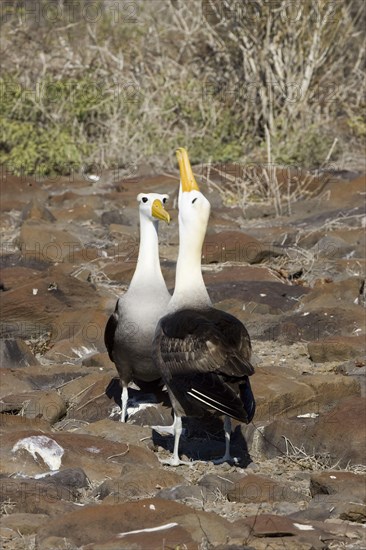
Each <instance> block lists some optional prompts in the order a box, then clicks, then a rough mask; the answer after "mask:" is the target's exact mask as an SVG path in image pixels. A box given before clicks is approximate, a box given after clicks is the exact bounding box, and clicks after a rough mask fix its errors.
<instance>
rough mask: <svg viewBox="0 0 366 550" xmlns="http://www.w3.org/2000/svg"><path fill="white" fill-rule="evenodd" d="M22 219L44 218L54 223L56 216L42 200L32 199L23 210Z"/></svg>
mask: <svg viewBox="0 0 366 550" xmlns="http://www.w3.org/2000/svg"><path fill="white" fill-rule="evenodd" d="M22 220H43V221H46V222H51V223H52V222H54V221H55V216H54V215H53V214H52V212H50V211H49V210H48V208H46V207H45V205H44V204H43V203H42V202H41V201H39V200H37V199H32V200H31V201H30V202H29V203H28V204H26V206H25V207H24V208H23V210H22Z"/></svg>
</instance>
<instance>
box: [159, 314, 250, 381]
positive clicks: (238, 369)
mask: <svg viewBox="0 0 366 550" xmlns="http://www.w3.org/2000/svg"><path fill="white" fill-rule="evenodd" d="M153 347H154V356H155V359H156V361H157V363H158V365H159V367H160V368H161V369H162V371H163V373H164V375H165V376H166V377H167V379H169V378H170V377H172V376H176V375H186V376H189V375H190V374H195V373H197V372H201V373H215V374H220V375H222V376H224V377H228V378H230V379H231V378H233V380H232V381H234V379H240V378H242V377H243V376H248V375H249V376H250V375H251V374H253V372H254V368H253V366H252V365H251V363H250V354H251V345H250V339H249V335H248V333H247V331H246V329H245V327H244V325H243V324H242V323H241V322H240V321H239V320H238V319H236V318H235V317H233V316H232V315H229V314H227V313H225V312H223V311H220V310H217V309H214V308H210V309H207V310H202V311H198V310H188V309H187V310H181V311H178V312H176V313H173V314H171V315H166V316H165V317H163V318H162V319H161V320H160V322H159V324H158V327H157V331H156V336H155V340H154V346H153ZM228 381H231V380H228Z"/></svg>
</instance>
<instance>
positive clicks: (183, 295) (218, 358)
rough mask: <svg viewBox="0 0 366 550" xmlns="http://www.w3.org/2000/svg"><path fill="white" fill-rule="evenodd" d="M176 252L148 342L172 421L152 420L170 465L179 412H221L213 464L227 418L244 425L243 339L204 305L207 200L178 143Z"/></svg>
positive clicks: (250, 399)
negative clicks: (168, 293)
mask: <svg viewBox="0 0 366 550" xmlns="http://www.w3.org/2000/svg"><path fill="white" fill-rule="evenodd" d="M177 158H178V163H179V169H180V177H181V187H180V192H179V199H178V207H179V254H178V261H177V270H176V280H175V289H174V294H173V296H172V298H171V300H170V302H169V305H168V309H167V312H168V314H167V315H165V316H164V317H163V318H162V319H160V321H159V323H158V325H157V328H156V334H155V338H154V342H153V357H154V361H155V362H156V364H157V366H158V367H159V369H160V370H161V373H162V378H163V381H164V382H165V384H166V386H167V389H168V393H169V397H170V400H171V403H172V407H173V410H174V423H173V425H172V426H154V427H153V428H154V429H155V430H157V431H159V432H166V433H173V434H174V452H173V457H172V458H171V459H170V460H168V461H164V462H165V463H167V464H170V465H172V466H178V465H179V464H184V462H182V461H181V460H180V459H179V454H178V447H179V438H180V435H181V432H182V416H198V417H200V416H202V415H203V413H204V410H205V409H208V410H210V411H213V412H215V413H216V414H220V415H225V420H224V429H225V442H226V445H225V454H224V456H223V457H222V458H221V459H219V460H216V461H214V462H216V463H221V462H225V461H228V460H230V459H231V456H230V436H231V418H234V419H237V420H239V421H241V422H245V423H249V422H250V421H251V420H252V418H253V416H254V412H255V400H254V396H253V393H252V390H251V387H250V382H249V378H248V376H250V375H252V374H253V373H254V368H253V366H252V365H251V363H250V357H251V343H250V338H249V334H248V332H247V330H246V328H245V327H244V325H243V324H242V323H241V321H239V320H238V319H237V318H236V317H233V316H232V315H230V314H229V313H225V312H224V311H221V310H219V309H215V308H213V307H212V303H211V300H210V298H209V295H208V293H207V290H206V287H205V284H204V281H203V277H202V271H201V254H202V245H203V241H204V238H205V233H206V229H207V224H208V219H209V215H210V203H209V201H208V200H207V199H206V197H205V196H204V195H203V194H202V193H201V192H200V191H199V188H198V185H197V183H196V181H195V179H194V176H193V172H192V168H191V165H190V162H189V158H188V155H187V152H186V151H185V149H178V151H177Z"/></svg>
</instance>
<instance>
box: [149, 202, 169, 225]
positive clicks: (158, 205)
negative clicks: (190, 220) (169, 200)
mask: <svg viewBox="0 0 366 550" xmlns="http://www.w3.org/2000/svg"><path fill="white" fill-rule="evenodd" d="M151 214H152V215H153V217H154V218H157V219H158V220H163V221H164V222H167V223H169V222H170V215H169V212H167V211H166V210H165V208H164V206H163V203H162V202H161V201H160V200H159V199H155V200H154V202H153V203H152V208H151Z"/></svg>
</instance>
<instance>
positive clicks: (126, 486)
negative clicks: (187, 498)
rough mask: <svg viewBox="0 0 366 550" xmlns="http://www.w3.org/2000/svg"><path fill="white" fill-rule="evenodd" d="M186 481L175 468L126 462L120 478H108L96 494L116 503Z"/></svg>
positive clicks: (153, 493)
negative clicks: (168, 468) (153, 466)
mask: <svg viewBox="0 0 366 550" xmlns="http://www.w3.org/2000/svg"><path fill="white" fill-rule="evenodd" d="M184 481H185V480H184V478H183V477H182V476H181V475H179V473H178V472H175V471H174V470H167V469H165V470H164V469H163V468H156V467H155V468H151V467H147V466H146V465H141V464H125V465H124V466H123V467H122V472H121V475H120V477H119V478H117V479H107V480H106V481H104V482H103V483H102V485H101V486H100V487H98V488H97V489H96V490H95V492H94V494H95V495H96V496H98V498H100V499H101V500H104V501H105V502H106V503H109V504H116V503H118V502H126V500H129V499H131V498H136V497H139V498H144V497H145V498H146V497H152V496H155V495H156V494H157V492H158V491H160V490H161V489H164V488H167V487H174V486H176V485H179V484H181V483H183V482H184Z"/></svg>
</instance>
